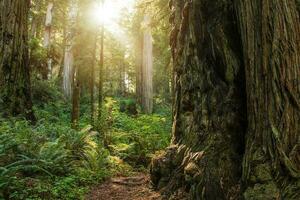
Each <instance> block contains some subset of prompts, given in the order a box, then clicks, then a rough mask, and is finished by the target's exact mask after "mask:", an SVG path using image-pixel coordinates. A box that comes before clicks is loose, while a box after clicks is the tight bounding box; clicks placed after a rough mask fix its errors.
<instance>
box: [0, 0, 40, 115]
mask: <svg viewBox="0 0 300 200" xmlns="http://www.w3.org/2000/svg"><path fill="white" fill-rule="evenodd" d="M29 7H30V1H29V0H22V1H14V0H0V10H1V13H0V110H1V111H3V110H4V111H6V114H8V115H18V114H23V115H25V116H26V117H27V119H30V120H35V117H34V114H33V111H32V101H31V91H30V75H29V55H28V14H29Z"/></svg>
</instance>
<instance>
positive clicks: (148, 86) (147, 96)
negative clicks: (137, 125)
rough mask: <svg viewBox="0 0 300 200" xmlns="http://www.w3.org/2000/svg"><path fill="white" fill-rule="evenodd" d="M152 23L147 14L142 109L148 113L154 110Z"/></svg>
mask: <svg viewBox="0 0 300 200" xmlns="http://www.w3.org/2000/svg"><path fill="white" fill-rule="evenodd" d="M150 23H151V22H150V17H149V16H148V15H145V17H144V26H145V28H144V40H143V66H142V73H141V75H142V76H141V78H142V79H141V81H142V82H141V83H142V88H141V92H142V111H143V112H144V113H147V114H151V113H152V112H153V80H152V79H153V52H152V49H153V44H152V34H151V27H150Z"/></svg>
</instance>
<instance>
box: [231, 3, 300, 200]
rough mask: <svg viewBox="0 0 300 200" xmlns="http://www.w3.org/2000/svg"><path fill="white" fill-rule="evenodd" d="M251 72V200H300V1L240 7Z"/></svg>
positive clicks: (246, 170)
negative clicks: (299, 5)
mask: <svg viewBox="0 0 300 200" xmlns="http://www.w3.org/2000/svg"><path fill="white" fill-rule="evenodd" d="M236 10H237V11H238V16H239V24H240V29H241V35H242V39H243V42H242V43H243V49H244V58H245V59H244V63H245V69H246V84H247V107H248V131H247V144H246V153H245V157H244V164H243V180H244V182H245V185H246V191H245V193H244V197H245V198H246V199H300V193H299V191H300V156H299V155H300V144H299V136H300V101H299V99H300V20H299V13H298V11H297V6H296V1H295V0H263V1H261V0H245V1H244V0H243V1H242V0H239V1H237V4H236Z"/></svg>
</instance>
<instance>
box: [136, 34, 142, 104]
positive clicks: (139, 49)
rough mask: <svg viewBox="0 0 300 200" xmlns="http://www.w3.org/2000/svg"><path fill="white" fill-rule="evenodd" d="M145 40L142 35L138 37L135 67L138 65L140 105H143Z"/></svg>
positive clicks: (137, 89)
mask: <svg viewBox="0 0 300 200" xmlns="http://www.w3.org/2000/svg"><path fill="white" fill-rule="evenodd" d="M142 51H143V39H142V36H141V34H139V35H138V36H137V42H136V47H135V65H136V83H135V85H136V87H135V88H136V92H135V93H136V100H137V102H138V104H140V105H141V103H142V99H141V96H142V66H143V55H142Z"/></svg>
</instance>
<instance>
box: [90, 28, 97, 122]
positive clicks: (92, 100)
mask: <svg viewBox="0 0 300 200" xmlns="http://www.w3.org/2000/svg"><path fill="white" fill-rule="evenodd" d="M95 32H96V31H95ZM96 50H97V34H96V33H95V39H94V47H93V56H92V59H93V61H92V66H91V80H90V81H91V82H90V92H91V124H92V125H94V117H95V65H96V63H97V62H96Z"/></svg>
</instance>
